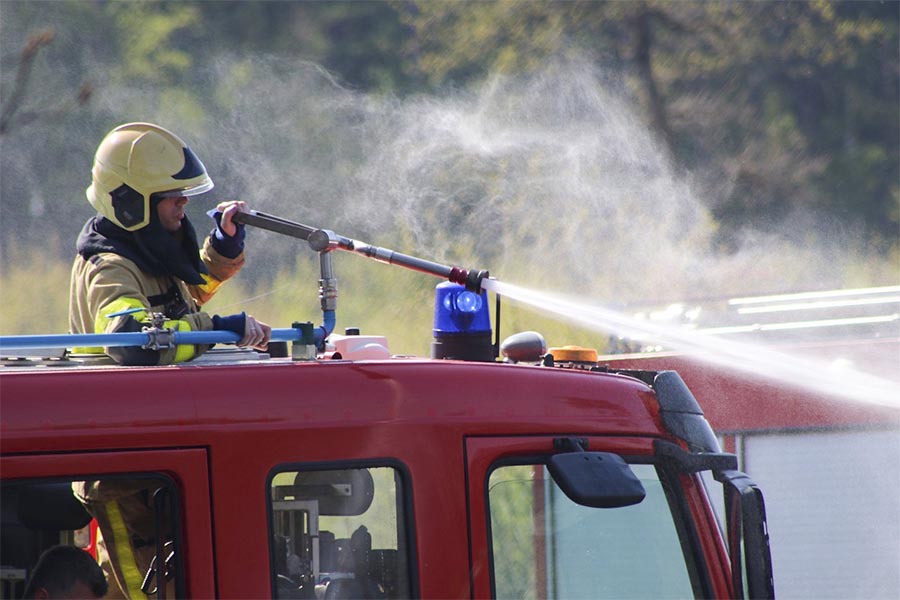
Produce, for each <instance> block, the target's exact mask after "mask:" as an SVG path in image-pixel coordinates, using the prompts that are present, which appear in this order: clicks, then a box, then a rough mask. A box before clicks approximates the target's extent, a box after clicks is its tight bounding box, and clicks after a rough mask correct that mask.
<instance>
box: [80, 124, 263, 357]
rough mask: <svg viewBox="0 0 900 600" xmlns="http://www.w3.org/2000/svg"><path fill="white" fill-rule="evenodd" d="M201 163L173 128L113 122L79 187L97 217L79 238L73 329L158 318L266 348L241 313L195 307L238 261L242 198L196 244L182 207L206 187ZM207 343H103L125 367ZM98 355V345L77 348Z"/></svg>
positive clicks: (258, 328) (105, 329) (257, 326)
mask: <svg viewBox="0 0 900 600" xmlns="http://www.w3.org/2000/svg"><path fill="white" fill-rule="evenodd" d="M212 187H213V182H212V179H210V177H209V175H208V174H207V172H206V167H204V166H203V163H202V162H200V160H199V159H198V158H197V156H196V155H195V154H194V153H193V151H191V149H190V148H189V147H188V146H187V145H186V144H185V143H184V142H183V141H182V140H181V139H180V138H179V137H178V136H176V135H175V134H174V133H172V132H170V131H168V130H166V129H164V128H162V127H160V126H158V125H153V124H151V123H127V124H125V125H121V126H119V127H116V128H115V129H113V130H112V131H111V132H110V133H109V134H107V135H106V137H105V138H104V139H103V141H102V142H101V143H100V146H99V147H98V148H97V152H96V154H95V157H94V166H93V170H92V181H91V185H90V186H89V187H88V188H87V191H86V194H87V198H88V201H89V202H90V203H91V206H93V207H94V209H96V211H97V213H98V214H97V215H96V216H94V217H92V218H90V219H89V220H88V221H87V223H86V224H85V226H84V228H83V229H82V231H81V234H80V235H79V236H78V242H77V245H76V246H77V251H78V255H77V256H76V258H75V262H74V264H73V266H72V274H71V282H70V289H69V329H70V333H113V332H136V331H141V330H142V328H143V327H147V326H151V325H152V324H153V322H154V316H156V323H157V324H158V325H159V324H161V325H162V327H165V328H168V329H173V330H175V331H198V330H228V331H233V332H235V333H237V334H238V335H240V336H241V339H240V341H239V342H238V345H240V346H246V347H253V348H259V349H265V347H266V345H267V344H268V341H269V337H270V335H271V328H270V327H269V326H268V325H266V324H265V323H262V322H260V321H257V320H256V319H254V318H253V317H252V316H250V315H247V314H245V313H240V314H236V315H229V316H218V315H213V316H211V315H209V314H207V313H205V312H201V310H200V307H201V306H202V305H203V304H204V303H205V302H207V301H208V300H209V299H210V298H211V297H212V296H213V294H215V292H216V290H217V289H218V287H219V286H220V285H221V284H222V282H224V281H226V280H227V279H229V278H230V277H232V276H233V275H234V274H235V273H237V272H238V271H239V270H240V268H241V267H242V266H243V264H244V235H245V233H244V227H243V225H241V224H238V223H235V222H234V220H233V219H234V215H235V214H236V213H238V212H239V211H242V212H246V211H247V205H246V203H244V202H239V201H231V202H222V203H220V204H219V205H218V206H217V207H216V208H217V211H216V212H215V214H214V217H213V218H214V219H215V221H216V226H215V228H214V229H213V230H212V232H211V233H210V235H209V236H207V237H206V239H205V240H204V241H203V245H202V247H201V246H200V245H199V244H198V241H197V235H196V233H195V231H194V227H193V225H192V224H191V222H190V221H189V220H188V218H187V216H186V215H185V212H184V207H185V205H186V204H187V203H188V199H189V198H190V197H191V196H196V195H198V194H202V193H204V192H207V191H209V190H211V189H212ZM208 348H209V346H205V345H179V346H174V347H170V348H162V349H159V350H150V349H144V348H140V347H109V348H106V349H105V352H106V353H107V354H108V355H109V356H111V357H112V358H113V359H114V360H115V361H116V362H118V363H120V364H125V365H157V364H171V363H177V362H182V361H187V360H190V359H192V358H195V357H196V356H199V355H200V354H202V353H203V352H205V351H206V350H207V349H208ZM75 351H76V353H101V352H103V351H104V349H102V348H77V349H75Z"/></svg>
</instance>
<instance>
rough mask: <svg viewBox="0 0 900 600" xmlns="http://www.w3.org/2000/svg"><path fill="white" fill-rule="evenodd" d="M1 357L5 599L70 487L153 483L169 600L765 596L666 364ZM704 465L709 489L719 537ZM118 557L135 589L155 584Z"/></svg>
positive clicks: (726, 469) (56, 525)
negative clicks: (80, 361) (653, 368)
mask: <svg viewBox="0 0 900 600" xmlns="http://www.w3.org/2000/svg"><path fill="white" fill-rule="evenodd" d="M10 364H15V363H8V364H7V366H4V367H2V369H0V371H2V372H0V385H2V387H0V391H2V415H0V417H2V430H0V431H2V438H0V440H2V456H0V473H2V506H3V521H2V564H3V568H4V571H3V572H4V581H3V583H4V592H3V593H4V595H3V597H16V594H20V593H21V590H22V587H21V586H22V584H23V582H24V580H25V579H26V577H27V575H28V570H29V569H30V568H31V567H33V566H34V564H35V562H36V560H37V558H38V556H39V555H40V553H41V552H42V551H43V550H44V549H45V548H47V547H49V546H51V545H53V544H58V543H60V542H63V543H72V540H73V539H74V536H73V531H76V530H79V529H81V528H82V527H84V526H85V525H87V524H88V522H89V521H90V517H91V515H89V514H88V513H87V512H86V511H85V510H84V507H83V505H82V504H81V503H79V502H78V501H77V500H76V499H75V498H74V497H73V494H72V487H73V482H75V485H78V484H79V482H85V481H94V482H96V481H100V482H117V483H119V484H121V485H122V486H123V487H132V488H133V487H138V488H141V489H143V490H144V493H145V495H147V494H150V495H154V494H155V495H156V498H157V500H158V501H157V502H155V503H151V504H153V505H154V506H156V507H157V508H156V510H157V511H158V512H159V515H158V517H159V518H158V527H159V529H158V531H156V532H155V534H156V535H148V534H143V539H141V540H137V543H138V544H139V545H140V544H144V545H150V546H152V547H153V548H154V549H155V547H156V546H155V544H156V540H157V539H159V540H163V538H165V540H164V541H165V542H169V543H168V545H166V546H165V547H164V550H162V551H161V552H160V554H161V556H160V559H161V561H163V562H165V563H166V569H165V571H166V576H167V578H168V579H169V580H170V586H169V589H170V590H172V589H174V590H175V592H174V593H175V595H176V596H177V597H195V598H209V597H222V598H261V597H278V598H307V597H308V598H313V597H328V598H332V597H334V598H344V597H346V598H350V597H354V598H357V597H366V598H406V597H422V598H451V597H452V598H462V597H466V598H468V597H478V598H485V597H516V598H520V597H538V598H574V597H591V598H602V597H610V598H613V597H614V598H623V597H641V598H649V597H653V598H663V597H679V598H683V597H691V596H693V597H740V596H742V595H743V594H749V595H750V596H767V595H768V596H771V595H772V583H771V582H772V575H771V566H770V563H769V558H768V556H769V554H768V543H767V532H766V530H765V513H764V509H763V504H762V497H761V495H760V493H759V490H758V489H757V488H756V487H755V486H754V485H753V484H752V483H751V482H749V480H748V479H747V478H746V476H744V475H742V474H741V473H739V472H738V471H736V462H735V460H734V456H733V455H729V454H723V453H721V452H720V450H719V448H718V445H717V442H716V438H715V436H714V435H713V432H712V430H711V429H710V427H709V425H708V424H707V421H706V420H705V418H704V417H703V414H702V411H701V410H700V408H699V406H698V405H697V403H696V401H695V400H694V399H693V397H692V396H691V394H690V392H689V391H688V389H687V388H686V387H685V385H684V384H683V382H682V381H681V379H680V377H679V376H678V375H677V374H676V373H675V372H672V371H663V372H628V373H611V372H601V371H598V370H587V369H579V368H572V367H573V365H566V364H562V365H560V364H559V362H557V363H555V364H554V366H543V365H541V366H538V365H530V364H499V363H484V362H464V361H455V360H423V359H410V358H393V359H387V360H359V361H357V360H325V359H320V360H313V361H297V360H292V359H290V358H268V357H266V356H265V355H262V356H260V355H258V354H255V353H250V355H247V354H246V351H244V352H237V353H235V352H230V353H227V354H224V355H222V356H217V355H216V353H215V351H213V352H212V353H210V355H209V356H207V357H206V358H205V359H202V360H201V361H200V362H196V363H189V364H185V365H179V366H166V367H121V366H110V365H106V366H103V365H97V366H90V365H75V364H72V362H71V361H61V362H58V363H47V362H42V363H37V364H35V363H34V362H33V361H32V362H29V363H28V364H23V365H21V366H9V365H10ZM701 471H712V472H713V473H714V474H715V476H716V478H717V479H718V480H720V481H721V482H723V484H724V485H725V488H726V493H725V495H726V499H727V500H726V501H727V504H728V511H727V515H728V521H729V522H728V523H726V524H724V526H725V529H726V530H727V531H726V534H725V535H724V536H723V534H722V533H720V525H719V524H718V523H717V521H716V518H715V515H714V512H713V510H712V508H711V506H710V501H709V500H708V496H707V493H706V490H705V488H704V484H703V481H702V480H701V478H700V476H699V473H700V472H701ZM163 532H165V533H163ZM123 535H128V536H131V538H132V542H134V541H135V540H134V539H133V538H135V537H136V536H137V534H135V533H134V532H125V533H123ZM726 539H727V542H726V541H725V540H726ZM88 542H89V540H88V538H84V540H83V541H82V542H81V544H82V545H87V543H88ZM162 547H163V546H162V545H161V548H162ZM158 570H159V571H160V572H162V571H163V569H161V568H160V569H158ZM138 575H139V577H138V579H140V581H138V582H136V583H135V585H137V589H132V590H130V591H131V592H132V593H133V594H134V595H133V596H132V597H149V596H152V595H153V594H148V592H152V591H153V590H156V593H157V594H163V593H165V590H166V586H159V585H157V583H156V578H157V573H156V572H155V571H154V572H151V573H140V574H138ZM141 584H144V586H143V587H144V591H143V592H141V591H140V587H141ZM173 586H174V587H173ZM169 593H171V591H170V592H169ZM141 594H143V596H142V595H141Z"/></svg>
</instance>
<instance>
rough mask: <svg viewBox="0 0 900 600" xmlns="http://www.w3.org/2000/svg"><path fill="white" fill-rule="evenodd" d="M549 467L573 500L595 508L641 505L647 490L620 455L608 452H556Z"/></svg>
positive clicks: (560, 485)
mask: <svg viewBox="0 0 900 600" xmlns="http://www.w3.org/2000/svg"><path fill="white" fill-rule="evenodd" d="M547 470H548V471H550V475H551V476H552V477H553V480H554V481H555V482H556V485H558V486H559V487H560V489H561V490H562V491H563V492H564V493H565V494H566V496H568V497H569V499H570V500H572V501H573V502H575V503H577V504H580V505H582V506H590V507H593V508H619V507H622V506H631V505H632V504H638V503H639V502H641V501H642V500H643V499H644V496H645V495H646V492H645V491H644V486H643V484H641V481H640V479H638V478H637V476H636V475H635V474H634V472H633V471H632V470H631V467H629V466H628V463H626V462H625V461H624V460H623V459H622V457H621V456H619V455H617V454H611V453H609V452H583V451H582V452H566V453H563V454H554V455H553V456H552V457H550V461H549V462H548V463H547Z"/></svg>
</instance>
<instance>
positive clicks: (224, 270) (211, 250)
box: [190, 201, 247, 306]
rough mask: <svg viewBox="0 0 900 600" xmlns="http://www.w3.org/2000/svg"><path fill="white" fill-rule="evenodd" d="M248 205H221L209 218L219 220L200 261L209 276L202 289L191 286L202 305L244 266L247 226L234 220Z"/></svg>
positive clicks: (193, 294) (201, 254) (204, 246)
mask: <svg viewBox="0 0 900 600" xmlns="http://www.w3.org/2000/svg"><path fill="white" fill-rule="evenodd" d="M246 211H247V204H246V203H245V202H240V201H233V202H221V203H219V205H218V206H216V209H215V210H214V211H210V213H209V215H210V216H211V217H212V218H213V220H215V222H216V227H215V228H214V229H213V230H212V231H211V232H210V234H209V236H208V237H207V238H206V240H205V241H204V242H203V248H202V249H201V250H200V258H201V259H202V260H203V262H204V264H205V265H206V268H207V269H208V270H209V275H204V276H203V278H204V279H205V282H204V283H203V284H202V285H195V286H190V291H191V296H193V298H194V299H195V300H196V301H197V303H198V304H199V305H201V306H202V305H203V304H205V303H206V302H207V301H208V300H209V299H210V298H212V296H213V294H215V293H216V291H217V290H218V288H219V286H220V285H222V283H223V282H224V281H227V280H228V279H230V278H231V277H233V276H234V275H235V274H236V273H237V272H238V271H240V270H241V267H243V266H244V237H245V235H246V232H245V231H244V226H243V225H241V224H238V223H234V222H233V221H232V218H233V217H234V214H235V213H237V212H246Z"/></svg>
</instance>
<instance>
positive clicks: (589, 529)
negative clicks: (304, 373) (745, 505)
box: [488, 465, 694, 599]
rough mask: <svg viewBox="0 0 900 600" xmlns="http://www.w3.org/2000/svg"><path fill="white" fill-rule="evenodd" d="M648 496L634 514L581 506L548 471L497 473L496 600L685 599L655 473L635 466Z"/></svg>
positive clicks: (683, 574)
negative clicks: (550, 599) (556, 482)
mask: <svg viewBox="0 0 900 600" xmlns="http://www.w3.org/2000/svg"><path fill="white" fill-rule="evenodd" d="M631 468H632V470H633V471H634V473H635V475H637V477H638V478H639V479H640V480H641V483H642V484H643V485H644V489H645V490H646V492H647V496H646V498H645V499H644V500H643V501H642V502H641V503H640V504H636V505H633V506H627V507H623V508H614V509H600V508H588V507H584V506H580V505H578V504H575V503H574V502H572V501H571V500H569V499H568V498H567V497H566V496H565V494H564V493H563V492H562V491H561V490H560V489H559V488H558V487H557V486H556V484H555V483H554V482H553V479H552V478H551V477H550V475H549V473H548V472H547V469H546V467H544V466H543V465H516V466H504V467H499V468H497V469H495V470H494V471H493V472H492V473H491V477H490V482H489V493H488V501H489V503H490V515H491V538H492V554H493V581H494V587H495V595H496V597H497V598H519V599H522V598H567V599H568V598H592V599H594V598H686V597H693V595H694V593H693V589H692V586H691V581H690V577H689V574H688V570H687V566H686V563H685V559H684V555H683V553H682V550H681V545H680V543H679V539H678V533H677V531H676V528H675V522H674V520H673V517H672V513H671V510H670V509H669V504H668V502H667V500H666V496H665V492H664V490H663V486H662V483H661V482H660V480H659V476H658V475H657V472H656V468H655V467H654V466H653V465H631Z"/></svg>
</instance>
